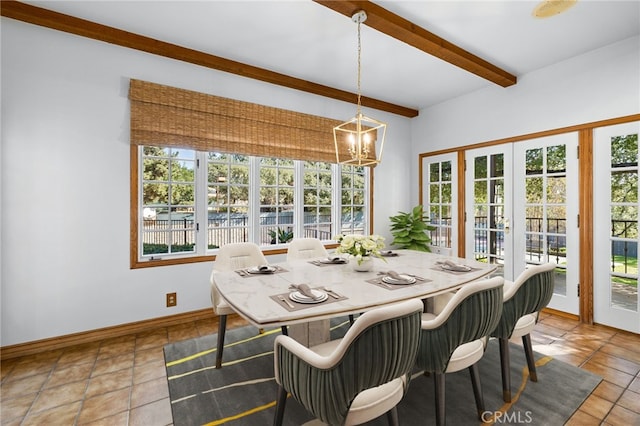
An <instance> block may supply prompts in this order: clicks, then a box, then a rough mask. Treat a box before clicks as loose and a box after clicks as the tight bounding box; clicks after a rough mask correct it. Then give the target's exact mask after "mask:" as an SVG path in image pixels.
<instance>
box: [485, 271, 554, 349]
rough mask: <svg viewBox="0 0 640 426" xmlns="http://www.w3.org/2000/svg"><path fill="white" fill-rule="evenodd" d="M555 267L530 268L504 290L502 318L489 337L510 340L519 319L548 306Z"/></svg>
mask: <svg viewBox="0 0 640 426" xmlns="http://www.w3.org/2000/svg"><path fill="white" fill-rule="evenodd" d="M555 267H556V265H554V264H553V263H545V264H542V265H535V266H531V267H529V268H527V269H525V271H524V272H523V273H522V274H520V276H518V278H517V279H516V280H515V281H514V283H513V285H511V286H509V287H508V288H507V289H506V290H505V294H504V307H503V309H502V317H501V318H500V322H499V323H498V325H497V326H496V328H495V330H493V332H492V333H491V336H493V337H501V338H507V339H508V338H510V337H511V334H512V333H513V330H514V328H515V326H516V323H517V322H518V320H519V319H520V318H521V317H523V316H525V315H528V314H532V313H534V312H540V311H541V310H542V309H543V308H544V307H546V306H547V305H548V304H549V301H550V300H551V297H552V296H553V286H554V280H555V275H554V269H555Z"/></svg>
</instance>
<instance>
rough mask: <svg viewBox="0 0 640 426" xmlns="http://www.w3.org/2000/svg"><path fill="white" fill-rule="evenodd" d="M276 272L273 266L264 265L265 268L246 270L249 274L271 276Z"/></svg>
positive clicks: (256, 267)
mask: <svg viewBox="0 0 640 426" xmlns="http://www.w3.org/2000/svg"><path fill="white" fill-rule="evenodd" d="M275 271H276V268H275V266H270V265H265V266H254V267H252V268H249V269H247V272H248V273H250V274H271V273H273V272H275Z"/></svg>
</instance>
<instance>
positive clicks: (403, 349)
mask: <svg viewBox="0 0 640 426" xmlns="http://www.w3.org/2000/svg"><path fill="white" fill-rule="evenodd" d="M422 308H423V305H422V302H421V301H420V300H418V299H414V300H409V301H405V302H400V303H397V304H393V305H386V306H383V307H380V308H376V309H373V310H371V311H368V312H365V313H364V314H362V315H361V316H360V317H358V319H357V320H356V321H355V323H354V324H353V325H352V326H351V327H350V328H349V330H348V331H347V333H346V334H345V336H344V337H343V338H342V339H337V340H332V341H329V342H326V343H322V344H320V345H318V346H314V347H311V348H307V347H305V346H303V345H301V344H300V343H298V342H297V341H295V340H293V339H292V338H290V337H288V336H278V337H276V339H275V343H274V367H275V368H274V370H275V379H276V382H277V383H278V385H279V387H278V398H277V405H276V414H275V418H274V425H281V424H282V420H283V417H284V409H285V403H286V401H287V392H290V393H291V396H292V397H293V398H295V399H296V400H297V401H298V402H299V403H300V404H301V405H302V406H304V407H305V408H306V409H307V410H308V411H309V412H310V413H311V414H313V415H314V416H315V417H316V418H317V419H319V420H321V421H323V422H325V423H328V424H331V425H343V424H344V425H356V424H362V423H364V422H367V421H369V420H372V419H375V418H377V417H380V416H381V415H383V414H385V413H387V418H388V419H389V422H390V424H392V425H397V424H398V417H397V412H396V405H397V404H398V402H400V400H401V399H402V397H403V396H404V393H405V390H406V388H407V385H408V380H409V377H410V376H409V374H410V372H411V370H412V368H413V367H414V364H415V359H416V355H417V349H418V340H419V337H420V318H421V313H422Z"/></svg>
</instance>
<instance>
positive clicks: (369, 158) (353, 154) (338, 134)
mask: <svg viewBox="0 0 640 426" xmlns="http://www.w3.org/2000/svg"><path fill="white" fill-rule="evenodd" d="M351 20H352V21H353V22H355V23H357V24H358V104H357V109H356V115H355V117H353V118H352V119H350V120H349V121H346V122H344V123H342V124H340V125H339V126H336V127H334V128H333V140H334V142H335V147H336V161H337V162H338V163H340V164H349V165H354V166H375V165H376V164H378V163H380V160H381V159H382V148H383V146H384V138H385V134H386V132H387V125H386V124H385V123H383V122H381V121H378V120H376V119H374V118H370V117H367V116H365V115H364V114H362V110H361V105H360V98H361V94H360V69H361V60H360V56H361V52H362V44H361V41H360V26H361V24H362V23H363V22H364V21H366V20H367V14H366V12H365V11H364V10H360V11H358V12H356V13H354V14H353V16H352V17H351ZM378 141H379V142H380V145H379V148H378V149H376V142H378Z"/></svg>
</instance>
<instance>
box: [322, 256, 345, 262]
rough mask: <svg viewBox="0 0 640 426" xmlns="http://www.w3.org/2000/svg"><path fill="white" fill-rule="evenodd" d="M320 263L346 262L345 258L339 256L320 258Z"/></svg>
mask: <svg viewBox="0 0 640 426" xmlns="http://www.w3.org/2000/svg"><path fill="white" fill-rule="evenodd" d="M319 262H320V263H347V259H345V258H343V257H341V258H338V259H336V260H333V259H322V260H320V261H319Z"/></svg>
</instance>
